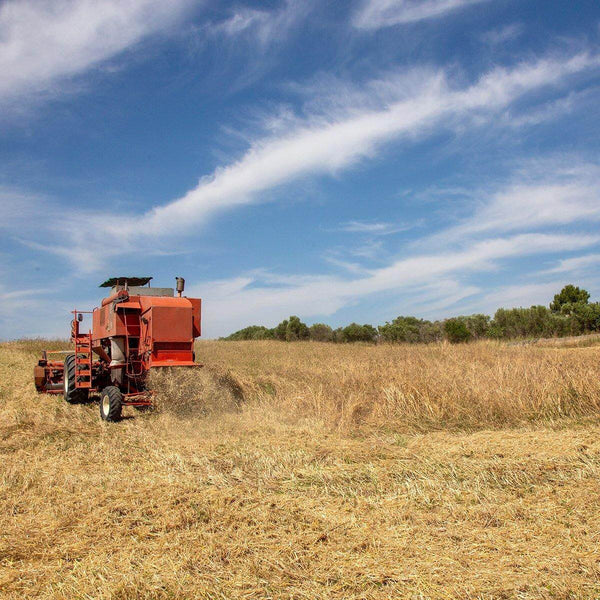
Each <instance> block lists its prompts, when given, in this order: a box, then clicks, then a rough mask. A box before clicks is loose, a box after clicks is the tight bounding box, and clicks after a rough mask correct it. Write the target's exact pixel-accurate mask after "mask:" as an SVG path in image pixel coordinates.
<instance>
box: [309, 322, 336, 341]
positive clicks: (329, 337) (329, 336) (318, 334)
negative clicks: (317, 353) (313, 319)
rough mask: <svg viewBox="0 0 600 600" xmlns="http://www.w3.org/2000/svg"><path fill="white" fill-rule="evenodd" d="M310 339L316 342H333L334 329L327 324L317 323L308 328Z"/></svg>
mask: <svg viewBox="0 0 600 600" xmlns="http://www.w3.org/2000/svg"><path fill="white" fill-rule="evenodd" d="M308 331H309V337H310V339H311V340H314V341H315V342H331V341H333V329H331V327H329V325H325V323H315V324H314V325H311V326H310V327H309V328H308Z"/></svg>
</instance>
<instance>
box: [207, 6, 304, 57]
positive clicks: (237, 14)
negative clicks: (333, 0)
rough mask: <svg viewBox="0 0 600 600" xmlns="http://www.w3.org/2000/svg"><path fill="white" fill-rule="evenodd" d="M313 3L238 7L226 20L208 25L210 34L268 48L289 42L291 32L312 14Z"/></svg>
mask: <svg viewBox="0 0 600 600" xmlns="http://www.w3.org/2000/svg"><path fill="white" fill-rule="evenodd" d="M311 4H312V2H310V1H308V0H306V1H300V0H285V1H284V2H283V4H282V5H281V6H280V7H279V8H275V9H272V10H264V9H258V8H250V7H247V6H238V7H237V8H235V9H234V10H233V11H232V12H231V14H230V15H229V16H228V17H227V18H226V19H225V20H223V21H220V22H217V23H210V24H209V25H207V26H206V28H205V29H206V31H207V32H208V33H209V34H213V35H215V34H217V35H227V36H231V37H235V38H236V40H239V39H240V38H241V37H243V36H247V37H248V38H250V39H252V40H254V41H257V42H258V43H259V44H260V45H261V46H263V47H265V48H266V47H267V46H269V45H270V44H272V43H273V42H276V41H281V40H282V39H285V37H286V36H287V34H288V32H289V30H290V29H291V28H292V27H293V26H294V25H296V24H297V23H299V22H300V21H301V20H302V19H303V18H304V17H305V16H306V15H307V14H308V12H309V11H310V9H311Z"/></svg>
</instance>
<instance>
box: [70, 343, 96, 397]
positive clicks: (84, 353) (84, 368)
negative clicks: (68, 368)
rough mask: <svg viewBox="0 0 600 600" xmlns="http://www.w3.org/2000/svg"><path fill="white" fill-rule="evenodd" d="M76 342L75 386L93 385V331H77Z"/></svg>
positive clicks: (86, 386)
mask: <svg viewBox="0 0 600 600" xmlns="http://www.w3.org/2000/svg"><path fill="white" fill-rule="evenodd" d="M73 339H74V342H75V387H76V388H85V389H88V390H89V389H90V388H91V387H92V333H91V332H89V333H82V334H80V333H79V332H77V333H76V334H75V336H74V337H73Z"/></svg>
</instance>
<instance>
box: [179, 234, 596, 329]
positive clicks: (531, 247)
mask: <svg viewBox="0 0 600 600" xmlns="http://www.w3.org/2000/svg"><path fill="white" fill-rule="evenodd" d="M599 242H600V237H599V236H578V235H548V234H522V235H517V236H513V237H508V238H495V239H489V240H485V241H478V242H474V243H471V244H469V245H468V246H466V247H465V248H463V249H459V250H449V249H444V250H442V251H439V252H438V253H433V254H417V255H413V256H410V257H407V258H402V259H398V260H396V261H394V262H392V263H391V264H390V265H388V266H386V267H382V268H379V269H371V270H367V271H366V272H365V273H363V274H360V275H359V276H356V277H354V278H343V277H339V276H324V275H314V276H311V275H304V276H300V277H293V276H286V277H278V276H270V275H269V274H262V275H261V274H252V275H249V276H247V277H236V278H234V279H231V280H221V281H213V282H206V283H204V284H202V285H196V286H192V288H191V290H190V293H191V294H192V295H193V294H198V295H200V296H201V297H202V298H203V299H204V311H205V317H206V323H207V329H206V334H207V336H209V337H210V336H215V335H223V334H224V333H226V332H231V331H234V330H236V329H239V328H241V327H244V326H246V325H249V324H252V323H256V324H264V325H268V326H272V325H275V324H276V323H278V322H279V321H280V320H281V319H282V318H284V317H287V316H289V315H290V314H298V315H300V316H302V317H303V318H309V317H316V316H324V315H331V314H333V313H335V312H336V311H338V310H339V309H340V308H342V307H343V306H346V305H347V304H349V303H352V302H356V301H357V300H360V299H362V298H365V297H367V296H371V295H373V294H380V293H384V292H390V291H397V293H398V294H402V295H405V294H409V293H411V292H412V291H414V290H415V289H416V288H420V289H423V286H425V287H428V288H429V295H428V299H429V302H430V303H431V306H429V307H425V308H429V310H433V309H434V308H435V307H436V304H435V303H436V302H437V303H438V308H440V307H445V306H449V305H451V304H454V303H455V302H457V301H458V300H460V299H461V298H463V297H465V295H471V294H472V293H475V292H476V291H477V289H476V288H475V287H474V286H467V285H466V286H463V288H462V291H461V289H460V287H459V286H458V285H455V286H454V288H455V289H454V291H453V295H452V296H453V297H447V296H448V295H447V289H448V284H449V282H450V281H451V279H449V278H451V277H464V276H466V275H467V274H469V273H474V272H481V271H490V270H492V271H493V270H495V269H497V268H499V266H500V263H501V261H503V260H507V259H511V258H515V257H520V256H533V255H539V254H546V253H551V252H568V251H575V250H580V249H582V248H586V247H589V246H592V245H595V244H598V243H599ZM437 280H439V281H444V282H445V283H444V285H443V286H441V287H436V286H435V285H434V284H435V282H436V281H437ZM436 290H437V291H436Z"/></svg>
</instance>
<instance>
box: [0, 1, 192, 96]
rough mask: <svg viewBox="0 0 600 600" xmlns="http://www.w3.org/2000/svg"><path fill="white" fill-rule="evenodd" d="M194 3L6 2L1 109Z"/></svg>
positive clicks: (2, 7)
mask: <svg viewBox="0 0 600 600" xmlns="http://www.w3.org/2000/svg"><path fill="white" fill-rule="evenodd" d="M193 4H194V2H193V0H170V1H169V2H163V1H161V0H37V1H35V0H7V1H6V2H3V3H2V4H0V73H1V74H2V75H1V76H0V103H2V104H7V103H9V102H15V101H16V100H17V99H22V98H23V97H26V98H28V99H29V100H31V96H32V95H33V94H41V93H52V92H56V91H57V87H56V86H57V84H58V83H59V82H63V81H64V80H65V79H67V78H70V77H73V76H76V75H79V74H81V73H83V72H85V71H86V70H88V69H90V68H93V67H95V66H97V65H99V64H101V63H103V62H104V61H106V60H108V59H111V58H113V57H115V56H117V55H118V54H119V53H121V52H123V51H125V50H127V49H128V48H131V47H133V46H135V45H136V44H137V43H138V42H140V41H141V40H142V39H144V38H145V37H147V36H148V35H151V34H154V33H157V32H162V31H165V30H167V29H168V28H169V27H171V26H172V25H174V24H175V23H177V22H178V21H179V20H180V19H181V18H182V17H183V16H184V15H185V13H186V11H187V10H188V9H189V8H190V7H191V6H192V5H193Z"/></svg>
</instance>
